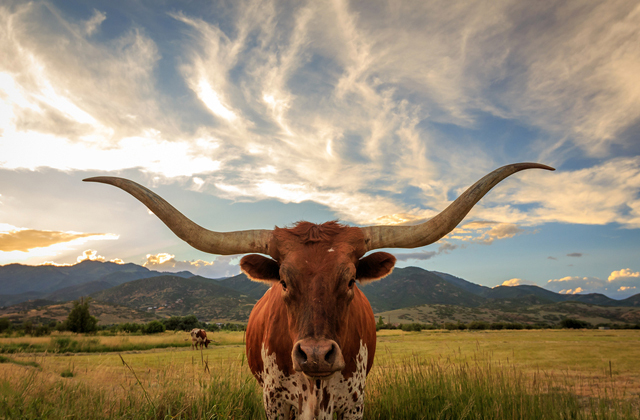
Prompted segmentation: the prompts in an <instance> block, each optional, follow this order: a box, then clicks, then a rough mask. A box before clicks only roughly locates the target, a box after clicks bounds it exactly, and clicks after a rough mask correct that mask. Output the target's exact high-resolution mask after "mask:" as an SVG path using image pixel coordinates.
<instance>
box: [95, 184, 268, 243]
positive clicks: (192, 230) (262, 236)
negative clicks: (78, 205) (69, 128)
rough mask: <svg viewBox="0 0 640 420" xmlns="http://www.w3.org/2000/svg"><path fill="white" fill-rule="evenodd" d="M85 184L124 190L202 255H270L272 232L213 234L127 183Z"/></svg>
mask: <svg viewBox="0 0 640 420" xmlns="http://www.w3.org/2000/svg"><path fill="white" fill-rule="evenodd" d="M83 181H88V182H102V183H104V184H111V185H114V186H116V187H118V188H121V189H123V190H125V191H126V192H128V193H129V194H131V195H132V196H134V197H135V198H137V199H138V200H139V201H140V202H142V204H144V205H145V206H147V207H148V208H149V210H151V211H152V212H153V213H154V214H155V215H156V216H158V217H159V218H160V220H162V221H163V222H164V224H165V225H167V226H168V227H169V229H171V230H172V231H173V233H175V234H176V235H177V236H178V237H179V238H180V239H182V240H183V241H185V242H187V243H188V244H189V245H191V246H192V247H194V248H196V249H199V250H200V251H204V252H208V253H210V254H219V255H232V254H247V253H251V252H259V253H262V254H269V242H270V240H271V231H270V230H262V229H261V230H243V231H237V232H214V231H211V230H208V229H205V228H203V227H202V226H200V225H198V224H197V223H194V222H192V221H191V220H189V219H188V218H187V217H186V216H185V215H183V214H182V213H180V212H179V211H178V210H176V208H175V207H173V206H172V205H171V204H169V203H167V202H166V201H165V200H164V199H163V198H162V197H160V196H159V195H158V194H156V193H154V192H153V191H151V190H149V189H147V188H145V187H143V186H142V185H140V184H138V183H135V182H133V181H130V180H128V179H125V178H118V177H113V176H97V177H93V178H87V179H83Z"/></svg>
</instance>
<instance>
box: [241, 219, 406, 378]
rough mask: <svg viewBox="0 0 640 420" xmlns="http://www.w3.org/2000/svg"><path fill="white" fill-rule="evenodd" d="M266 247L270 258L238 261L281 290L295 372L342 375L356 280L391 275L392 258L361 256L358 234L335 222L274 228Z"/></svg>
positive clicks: (361, 240)
mask: <svg viewBox="0 0 640 420" xmlns="http://www.w3.org/2000/svg"><path fill="white" fill-rule="evenodd" d="M269 249H270V251H271V256H272V258H267V257H264V256H262V255H257V254H251V255H247V256H245V257H243V258H242V260H241V261H240V266H241V268H242V271H244V272H245V273H246V274H247V276H249V278H251V279H252V280H256V281H261V282H265V283H268V284H271V285H272V287H275V288H277V290H279V292H280V294H281V296H282V300H283V301H284V303H285V305H286V307H287V315H288V321H289V334H290V338H291V342H292V343H294V345H293V351H292V353H291V358H292V361H293V368H294V369H295V370H296V371H301V372H303V373H305V374H306V375H307V376H310V377H313V378H317V379H318V378H327V377H329V376H331V375H332V374H333V373H334V372H338V371H341V370H342V369H343V368H344V367H345V361H344V358H343V356H342V351H341V348H342V347H341V345H342V343H344V342H345V341H346V339H347V337H346V336H345V334H346V331H347V328H346V325H348V323H349V319H348V308H349V305H350V303H351V302H352V300H353V298H354V295H355V291H354V288H355V287H357V286H356V281H358V282H360V283H361V284H364V283H368V282H370V281H374V280H378V279H381V278H382V277H384V276H386V275H387V274H389V273H391V270H393V265H394V264H395V262H396V258H395V257H394V256H393V255H391V254H388V253H386V252H375V253H373V254H371V255H368V256H366V257H364V258H362V256H363V255H364V253H365V252H366V247H365V238H364V235H363V233H362V230H361V229H359V228H354V227H348V226H343V225H341V224H338V223H336V222H327V223H324V224H322V225H316V224H313V223H309V222H300V223H298V224H297V225H296V226H295V227H293V228H290V229H280V228H276V229H275V230H274V231H273V236H272V244H270V246H269Z"/></svg>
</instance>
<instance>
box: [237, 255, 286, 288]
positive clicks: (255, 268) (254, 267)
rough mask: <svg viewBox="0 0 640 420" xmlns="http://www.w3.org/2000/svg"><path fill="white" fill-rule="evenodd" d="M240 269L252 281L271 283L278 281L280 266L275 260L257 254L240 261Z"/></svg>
mask: <svg viewBox="0 0 640 420" xmlns="http://www.w3.org/2000/svg"><path fill="white" fill-rule="evenodd" d="M240 268H241V269H242V271H243V272H244V273H245V274H246V275H247V277H249V278H250V279H251V280H253V281H261V282H263V283H273V282H276V281H280V266H279V265H278V263H277V262H276V261H275V260H272V259H271V258H267V257H264V256H262V255H258V254H249V255H245V256H244V257H242V259H241V260H240Z"/></svg>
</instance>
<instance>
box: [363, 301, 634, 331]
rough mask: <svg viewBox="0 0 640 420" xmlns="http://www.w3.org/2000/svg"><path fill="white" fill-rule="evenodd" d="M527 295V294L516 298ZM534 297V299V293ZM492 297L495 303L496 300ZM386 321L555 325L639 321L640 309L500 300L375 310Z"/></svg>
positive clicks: (377, 315) (576, 303)
mask: <svg viewBox="0 0 640 420" xmlns="http://www.w3.org/2000/svg"><path fill="white" fill-rule="evenodd" d="M517 299H528V298H517ZM534 299H537V298H535V297H534ZM497 302H498V301H495V302H494V303H497ZM375 315H376V317H380V316H382V317H383V318H384V321H385V322H391V323H394V324H398V323H400V324H402V323H412V322H420V323H426V324H440V325H442V324H444V323H447V322H453V323H457V322H462V323H464V324H468V323H470V322H473V321H484V322H488V323H494V322H503V323H504V322H506V323H509V322H514V323H520V324H549V325H554V324H557V323H559V322H560V321H562V320H563V319H565V318H574V319H579V320H583V321H587V322H590V323H591V324H593V325H597V324H608V323H618V324H620V323H629V324H636V323H640V309H638V308H632V307H617V306H596V305H590V304H587V303H580V302H558V303H547V304H536V303H534V304H527V302H525V301H520V302H518V304H517V305H513V306H510V305H509V304H507V303H505V302H502V303H498V304H496V305H494V304H489V305H488V306H481V307H476V308H469V307H463V306H456V305H419V306H414V307H411V308H402V309H395V310H392V311H384V312H377V313H376V314H375Z"/></svg>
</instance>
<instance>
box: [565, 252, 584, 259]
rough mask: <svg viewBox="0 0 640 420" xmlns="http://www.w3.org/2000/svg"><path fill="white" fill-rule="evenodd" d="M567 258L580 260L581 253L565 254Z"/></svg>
mask: <svg viewBox="0 0 640 420" xmlns="http://www.w3.org/2000/svg"><path fill="white" fill-rule="evenodd" d="M567 257H575V258H580V257H582V253H581V252H572V253H570V254H567Z"/></svg>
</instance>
